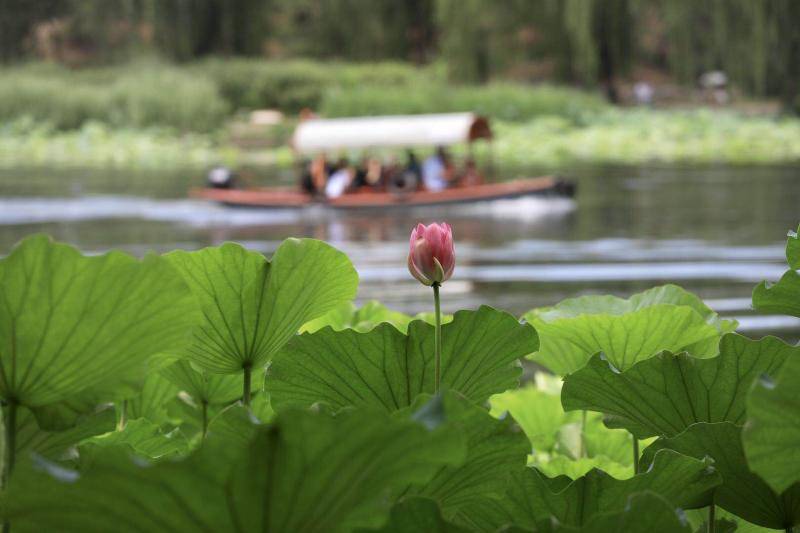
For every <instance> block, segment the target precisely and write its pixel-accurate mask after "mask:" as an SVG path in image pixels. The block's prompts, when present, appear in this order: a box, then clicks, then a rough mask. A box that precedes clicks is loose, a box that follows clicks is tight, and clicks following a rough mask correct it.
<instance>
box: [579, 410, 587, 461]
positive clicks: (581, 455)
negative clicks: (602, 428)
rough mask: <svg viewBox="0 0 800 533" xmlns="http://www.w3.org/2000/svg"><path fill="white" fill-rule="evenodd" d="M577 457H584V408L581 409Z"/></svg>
mask: <svg viewBox="0 0 800 533" xmlns="http://www.w3.org/2000/svg"><path fill="white" fill-rule="evenodd" d="M578 457H586V410H585V409H584V410H583V411H581V441H580V447H579V448H578Z"/></svg>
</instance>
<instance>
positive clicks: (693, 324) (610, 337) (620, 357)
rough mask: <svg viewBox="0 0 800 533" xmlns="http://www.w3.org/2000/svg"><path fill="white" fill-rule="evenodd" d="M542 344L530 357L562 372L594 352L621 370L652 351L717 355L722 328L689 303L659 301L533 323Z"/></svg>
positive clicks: (569, 369)
mask: <svg viewBox="0 0 800 533" xmlns="http://www.w3.org/2000/svg"><path fill="white" fill-rule="evenodd" d="M534 325H535V327H536V328H537V330H538V331H539V336H540V338H541V346H540V348H539V352H538V353H536V354H534V355H533V359H534V360H535V361H536V362H538V363H540V364H542V365H544V366H546V367H547V368H549V369H550V370H552V371H553V372H556V373H558V374H561V375H566V374H570V373H572V372H575V371H577V370H578V369H580V368H581V367H583V366H584V365H585V364H586V363H587V362H588V361H589V359H590V358H591V357H592V356H593V355H594V354H596V353H598V352H603V353H604V354H605V355H606V357H607V358H608V360H609V361H611V362H612V364H613V365H614V366H615V367H617V368H618V369H620V370H626V369H628V368H630V367H631V366H633V365H634V364H636V363H638V362H639V361H643V360H645V359H647V358H649V357H652V356H653V355H655V354H657V353H659V352H661V351H664V350H669V351H673V352H677V351H682V350H684V349H687V348H689V347H691V348H692V353H693V355H695V356H697V357H711V356H713V355H715V354H716V353H717V343H718V342H719V335H720V332H719V330H718V328H717V327H716V326H714V325H713V324H709V323H708V322H706V319H705V318H703V316H702V315H700V314H699V313H697V311H695V310H694V309H692V308H691V307H688V306H676V305H672V304H658V305H653V306H649V307H644V308H642V309H639V310H636V311H632V312H629V313H625V314H622V315H613V314H595V315H579V316H577V317H574V318H562V319H559V320H555V321H553V322H536V323H534Z"/></svg>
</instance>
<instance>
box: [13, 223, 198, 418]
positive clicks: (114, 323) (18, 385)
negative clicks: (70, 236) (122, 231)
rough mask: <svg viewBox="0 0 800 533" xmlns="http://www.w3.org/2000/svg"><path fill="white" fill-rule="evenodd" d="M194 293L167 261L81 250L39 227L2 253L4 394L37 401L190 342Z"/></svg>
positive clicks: (52, 399) (62, 395)
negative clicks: (42, 232)
mask: <svg viewBox="0 0 800 533" xmlns="http://www.w3.org/2000/svg"><path fill="white" fill-rule="evenodd" d="M195 310H196V302H195V300H194V298H193V297H192V295H191V293H190V291H189V289H188V288H187V287H186V284H185V283H184V282H183V280H182V279H181V277H180V276H179V275H178V274H177V272H175V270H174V269H173V268H172V267H171V266H170V265H169V263H168V262H167V261H165V260H163V259H162V258H159V257H156V256H154V255H148V256H146V257H145V258H144V259H143V260H142V261H137V260H136V259H134V258H133V257H130V256H128V255H125V254H122V253H119V252H111V253H108V254H105V255H100V256H94V257H84V256H83V255H81V254H80V253H79V252H78V251H77V250H76V249H75V248H73V247H71V246H67V245H64V244H56V243H54V242H52V241H51V240H50V239H49V238H47V237H45V236H41V235H37V236H34V237H30V238H28V239H25V240H24V241H22V242H21V243H20V244H19V245H18V246H17V247H16V248H14V250H13V251H12V252H11V253H10V254H9V255H8V256H7V257H5V258H4V259H3V260H2V261H0V394H1V395H2V396H3V398H5V399H6V400H11V401H15V402H17V403H20V404H22V405H25V406H28V407H37V406H43V405H47V404H52V403H56V402H59V401H62V400H65V399H66V398H68V397H69V396H70V395H73V394H76V393H77V392H80V391H81V390H83V389H88V388H91V387H93V386H97V385H98V384H100V382H103V381H106V380H107V381H114V382H116V381H118V380H120V379H122V377H123V376H125V375H126V374H128V373H139V372H141V371H142V370H143V368H144V367H145V363H146V361H147V360H148V358H150V357H151V356H152V355H154V354H157V353H159V352H162V351H170V350H178V349H181V348H183V346H184V345H185V344H186V341H187V340H188V332H189V330H190V328H191V327H192V325H194V324H195V323H196V321H197V314H196V311H195Z"/></svg>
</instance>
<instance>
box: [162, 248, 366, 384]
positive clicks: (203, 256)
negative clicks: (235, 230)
mask: <svg viewBox="0 0 800 533" xmlns="http://www.w3.org/2000/svg"><path fill="white" fill-rule="evenodd" d="M165 257H166V258H167V259H168V260H169V261H170V262H171V263H172V264H173V265H174V266H175V267H176V268H177V269H178V270H179V271H180V272H181V274H182V275H183V277H184V279H185V280H186V283H187V284H188V285H189V287H190V288H191V290H192V292H193V293H194V294H195V296H196V297H197V299H198V301H199V302H200V306H201V309H202V312H203V316H204V320H203V323H202V324H201V325H200V326H198V327H197V328H196V329H195V331H194V338H193V342H192V344H191V346H190V347H189V348H188V351H187V355H188V357H189V358H191V359H192V360H193V361H194V362H196V363H197V364H198V365H200V366H202V367H203V368H205V369H207V370H210V371H212V372H217V373H221V374H233V373H239V372H241V371H242V369H243V368H248V367H249V368H258V367H261V366H263V365H264V364H266V363H267V362H268V361H269V359H270V358H271V357H272V355H273V354H275V352H276V351H278V350H279V349H280V348H281V347H282V346H283V345H284V344H286V342H287V341H288V340H289V339H290V338H291V337H292V336H294V335H295V333H296V332H297V330H298V329H299V328H300V326H302V325H303V324H305V323H306V322H308V321H309V320H313V319H314V318H316V317H319V316H321V315H324V314H325V313H327V312H328V311H330V310H331V309H334V308H335V307H336V306H338V305H340V304H342V303H344V302H347V301H349V300H351V299H353V298H354V297H355V294H356V286H357V284H358V275H357V274H356V271H355V269H354V268H353V266H352V264H351V263H350V260H349V259H347V256H345V255H344V254H343V253H341V252H340V251H338V250H336V249H335V248H333V247H331V246H329V245H327V244H325V243H323V242H321V241H317V240H314V239H287V240H285V241H284V242H283V243H282V244H281V245H280V246H279V247H278V249H277V250H276V251H275V254H274V255H273V257H272V260H271V261H267V260H266V259H265V258H264V256H262V255H261V254H259V253H256V252H250V251H248V250H246V249H244V248H243V247H241V246H239V245H238V244H234V243H226V244H223V245H222V246H219V247H212V248H204V249H202V250H198V251H194V252H185V251H175V252H171V253H169V254H167V255H166V256H165Z"/></svg>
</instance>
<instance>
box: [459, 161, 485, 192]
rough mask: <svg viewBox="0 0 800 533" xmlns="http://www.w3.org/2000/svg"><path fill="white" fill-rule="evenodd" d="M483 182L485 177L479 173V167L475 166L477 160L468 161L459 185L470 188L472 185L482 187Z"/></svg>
mask: <svg viewBox="0 0 800 533" xmlns="http://www.w3.org/2000/svg"><path fill="white" fill-rule="evenodd" d="M482 182H483V176H481V173H480V172H478V166H477V165H476V164H475V160H474V159H472V158H469V159H467V162H466V163H465V164H464V172H463V173H462V174H461V177H460V179H459V183H460V184H461V185H464V186H467V187H468V186H470V185H480V184H481V183H482Z"/></svg>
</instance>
